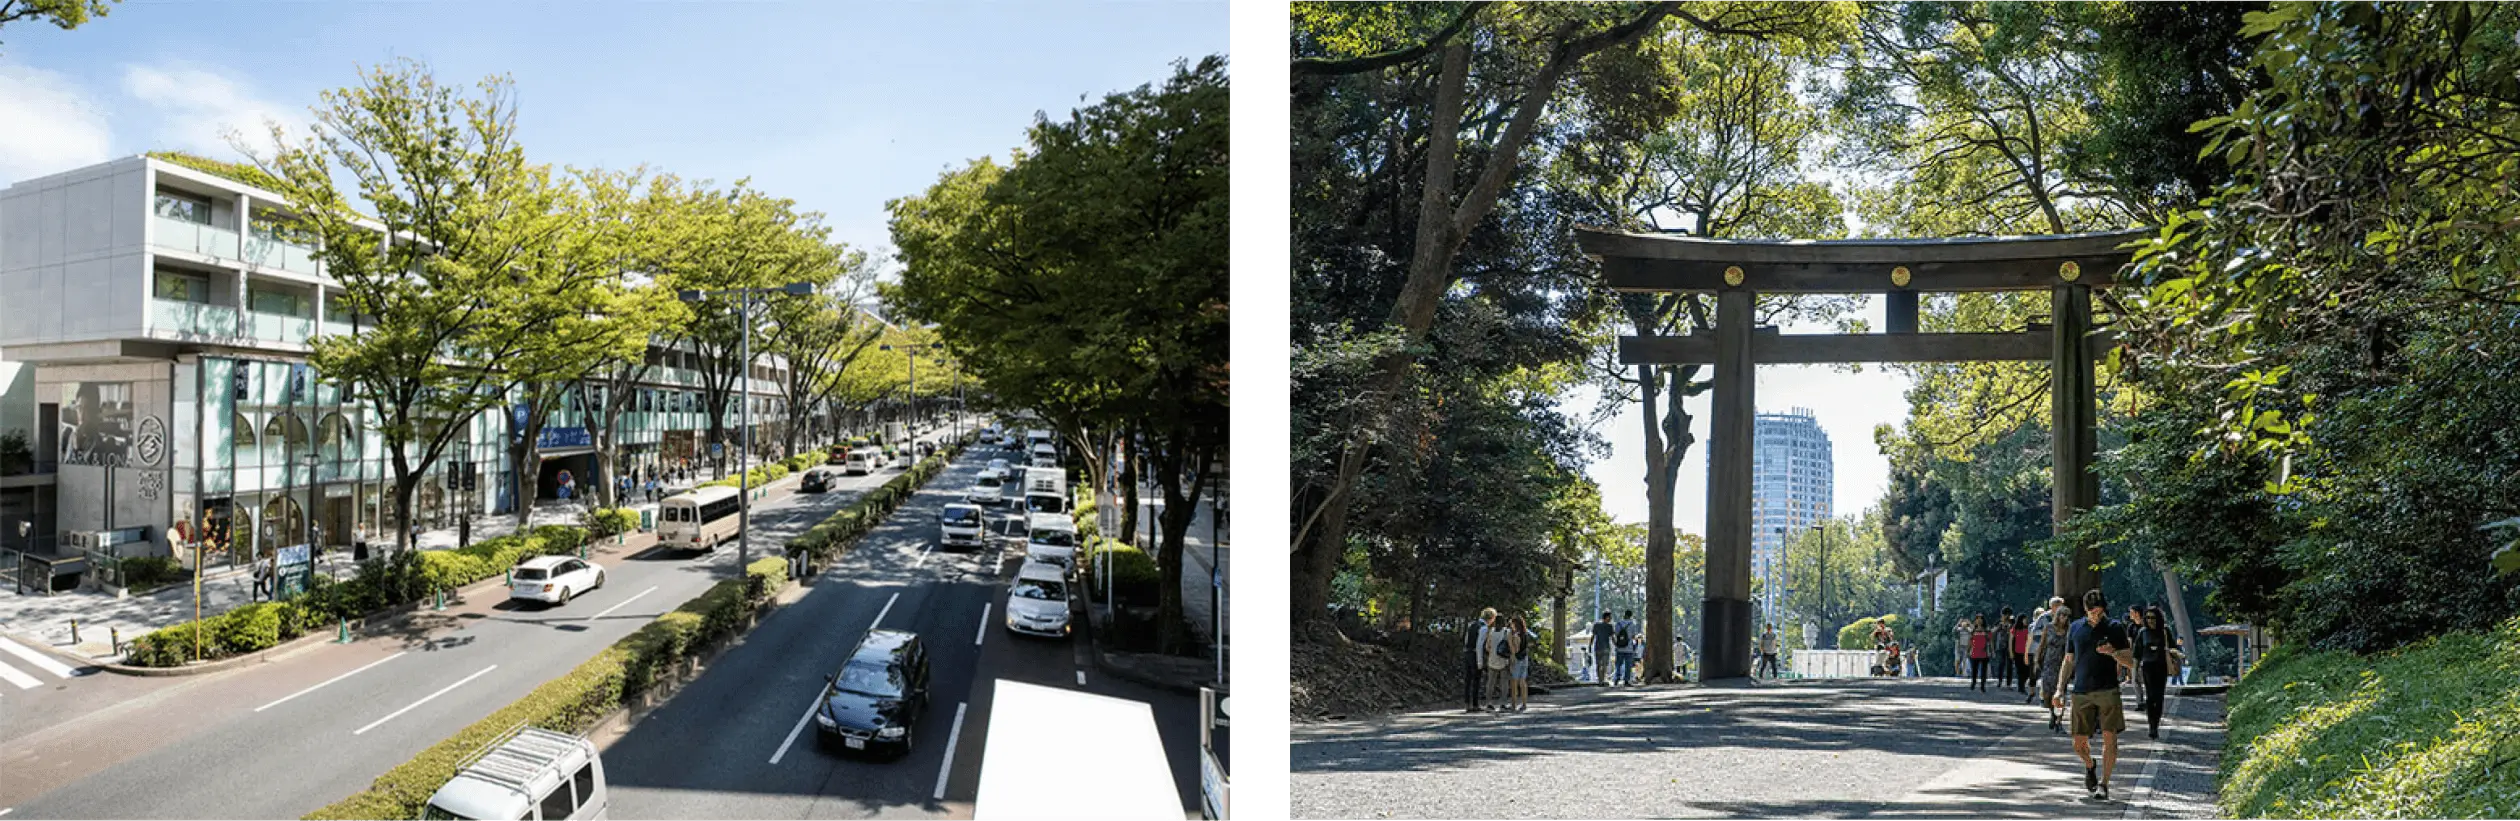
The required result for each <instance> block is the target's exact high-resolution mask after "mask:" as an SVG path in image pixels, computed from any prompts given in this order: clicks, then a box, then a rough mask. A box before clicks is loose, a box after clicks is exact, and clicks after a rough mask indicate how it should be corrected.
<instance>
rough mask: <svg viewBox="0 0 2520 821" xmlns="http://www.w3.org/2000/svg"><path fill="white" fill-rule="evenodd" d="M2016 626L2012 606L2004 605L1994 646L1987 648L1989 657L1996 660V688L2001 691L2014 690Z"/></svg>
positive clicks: (1998, 620)
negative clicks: (2014, 636)
mask: <svg viewBox="0 0 2520 821" xmlns="http://www.w3.org/2000/svg"><path fill="white" fill-rule="evenodd" d="M2014 624H2015V617H2014V616H2013V609H2012V605H2009V604H2008V605H2004V611H2003V617H2002V618H1999V619H1997V620H1996V621H1995V632H1994V637H1993V638H1994V643H1993V646H1990V647H1988V648H1986V655H1987V657H1988V658H1991V659H1994V662H1995V686H1996V687H1997V688H2000V689H2006V690H2009V689H2012V686H2013V679H2014V678H2015V677H2016V676H2015V675H2014V671H2013V654H2012V636H2013V625H2014Z"/></svg>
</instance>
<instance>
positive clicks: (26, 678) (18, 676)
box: [0, 664, 44, 690]
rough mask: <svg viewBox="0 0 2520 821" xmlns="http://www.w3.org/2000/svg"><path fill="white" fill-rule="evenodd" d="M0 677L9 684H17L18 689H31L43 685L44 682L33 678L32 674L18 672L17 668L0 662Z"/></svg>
mask: <svg viewBox="0 0 2520 821" xmlns="http://www.w3.org/2000/svg"><path fill="white" fill-rule="evenodd" d="M0 679H5V680H7V681H8V682H9V683H10V684H15V685H17V686H18V689H20V690H32V689H35V688H37V687H42V686H44V683H43V682H41V681H37V680H35V677H34V676H30V675H27V674H25V673H21V672H18V669H17V668H15V667H11V666H9V665H6V664H0Z"/></svg>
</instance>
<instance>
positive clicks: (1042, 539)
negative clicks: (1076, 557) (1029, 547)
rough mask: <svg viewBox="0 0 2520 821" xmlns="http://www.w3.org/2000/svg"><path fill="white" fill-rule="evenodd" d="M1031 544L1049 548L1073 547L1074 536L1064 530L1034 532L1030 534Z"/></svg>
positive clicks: (1074, 542)
mask: <svg viewBox="0 0 2520 821" xmlns="http://www.w3.org/2000/svg"><path fill="white" fill-rule="evenodd" d="M1032 543H1033V544H1037V545H1047V546H1050V547H1075V546H1076V534H1074V533H1070V532H1068V531H1065V530H1035V531H1033V532H1032Z"/></svg>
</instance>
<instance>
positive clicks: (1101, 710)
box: [972, 679, 1189, 821]
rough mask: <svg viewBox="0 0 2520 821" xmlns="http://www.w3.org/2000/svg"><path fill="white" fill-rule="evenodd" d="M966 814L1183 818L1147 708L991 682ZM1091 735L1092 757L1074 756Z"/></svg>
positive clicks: (1152, 716)
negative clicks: (976, 787)
mask: <svg viewBox="0 0 2520 821" xmlns="http://www.w3.org/2000/svg"><path fill="white" fill-rule="evenodd" d="M992 686H994V687H995V688H996V689H995V693H994V695H993V697H992V701H991V702H990V707H989V740H988V746H987V747H986V748H985V749H984V751H983V752H982V753H981V755H980V794H979V797H978V799H977V801H975V802H974V805H973V807H972V817H973V818H977V819H993V818H1142V819H1158V818H1160V819H1164V821H1181V819H1182V818H1183V817H1185V816H1186V815H1187V814H1188V812H1189V811H1186V808H1185V807H1183V806H1182V800H1181V799H1182V796H1181V793H1180V791H1179V790H1178V789H1177V788H1175V787H1174V786H1173V772H1172V764H1171V763H1170V762H1169V760H1167V759H1166V758H1165V757H1164V739H1163V737H1162V736H1161V735H1158V734H1157V733H1156V732H1155V710H1154V708H1152V707H1149V706H1147V704H1146V702H1143V701H1130V700H1128V699H1120V698H1112V697H1110V696H1099V695H1094V694H1092V693H1085V692H1079V691H1076V690H1067V689H1061V688H1057V687H1043V686H1040V685H1035V684H1025V683H1023V682H1019V681H1008V680H1006V679H998V680H997V681H996V682H995V683H994V685H992ZM1078 739H1091V740H1092V746H1093V757H1092V760H1091V761H1090V762H1079V763H1075V764H1070V763H1069V762H1075V760H1076V758H1077V746H1076V745H1077V740H1078Z"/></svg>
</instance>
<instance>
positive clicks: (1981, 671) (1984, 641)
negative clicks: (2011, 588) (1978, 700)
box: [1969, 613, 1994, 693]
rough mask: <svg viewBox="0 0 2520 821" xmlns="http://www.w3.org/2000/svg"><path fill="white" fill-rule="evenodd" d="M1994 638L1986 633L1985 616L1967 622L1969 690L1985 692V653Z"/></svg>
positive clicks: (1982, 614)
mask: <svg viewBox="0 0 2520 821" xmlns="http://www.w3.org/2000/svg"><path fill="white" fill-rule="evenodd" d="M1993 638H1994V636H1993V635H1992V634H1991V633H1989V632H1987V629H1986V614H1984V613H1980V614H1978V617H1977V618H1976V619H1974V620H1971V621H1970V622H1969V689H1971V690H1976V691H1978V692H1981V693H1983V692H1986V651H1987V650H1988V649H1990V648H1989V647H1988V644H1989V641H1990V640H1991V639H1993Z"/></svg>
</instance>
